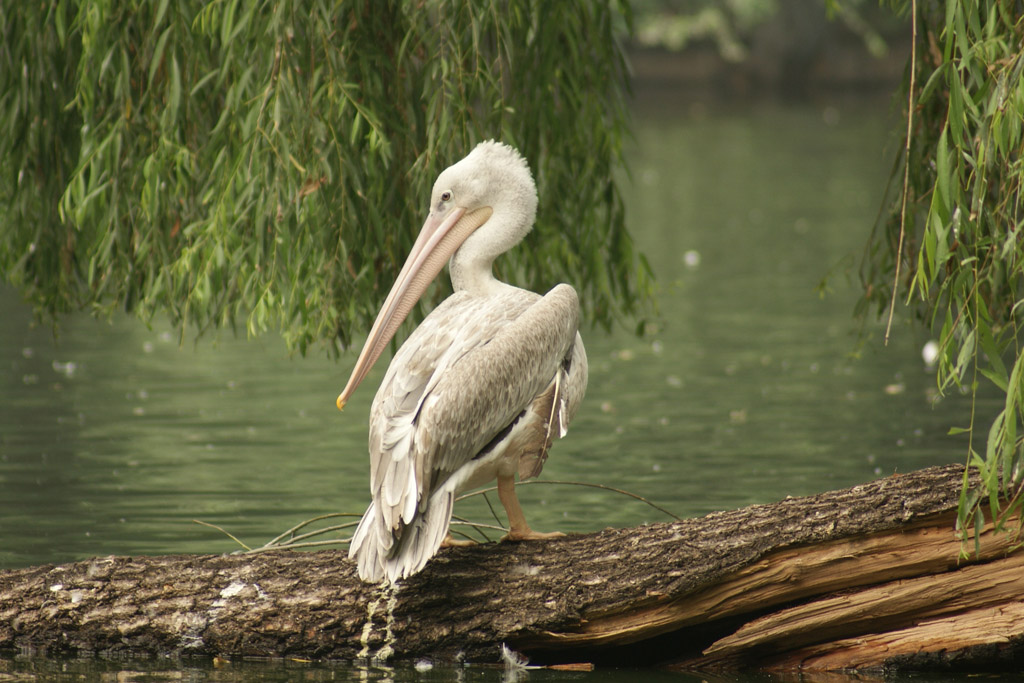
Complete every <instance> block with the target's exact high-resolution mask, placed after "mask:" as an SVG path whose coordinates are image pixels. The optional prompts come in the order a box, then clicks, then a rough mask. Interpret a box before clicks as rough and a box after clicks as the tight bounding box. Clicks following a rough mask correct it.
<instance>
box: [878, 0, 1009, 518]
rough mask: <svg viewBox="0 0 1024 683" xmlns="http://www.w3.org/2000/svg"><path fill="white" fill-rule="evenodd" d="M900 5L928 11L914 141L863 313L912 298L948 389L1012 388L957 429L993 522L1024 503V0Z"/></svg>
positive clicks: (921, 31) (897, 179)
mask: <svg viewBox="0 0 1024 683" xmlns="http://www.w3.org/2000/svg"><path fill="white" fill-rule="evenodd" d="M897 7H898V8H899V9H901V10H902V11H905V12H914V13H916V16H915V17H914V22H913V26H914V32H915V41H914V57H913V60H912V63H911V66H910V67H909V68H908V71H907V76H906V78H905V81H904V102H905V103H909V106H908V107H907V108H906V109H905V112H904V115H905V117H906V122H907V129H906V138H905V140H904V142H905V144H904V154H903V156H902V157H901V158H900V160H899V161H900V163H898V164H897V167H896V168H895V169H894V171H893V175H892V178H891V181H890V196H891V197H892V199H891V201H890V202H889V204H888V211H887V212H886V215H885V216H884V217H883V219H882V220H881V221H880V223H879V224H878V225H877V226H876V229H875V232H874V234H873V235H872V237H871V241H870V243H869V245H868V249H867V252H866V256H865V261H864V264H863V266H862V278H863V281H864V287H865V292H866V297H865V300H864V305H863V309H864V311H865V312H866V311H867V310H869V309H872V308H873V309H875V310H878V311H882V312H884V311H886V310H887V309H890V307H891V306H894V305H896V303H897V298H899V299H901V300H902V301H905V302H906V303H907V305H908V306H909V307H910V308H911V310H912V311H913V313H914V314H915V315H917V316H918V317H919V318H920V319H921V320H922V321H923V323H924V324H925V325H927V326H928V327H929V328H930V329H935V330H938V331H939V335H940V336H939V344H940V348H941V356H940V359H939V365H938V381H939V386H940V388H941V389H942V390H943V391H946V390H949V389H951V388H953V387H962V388H965V389H967V390H968V391H970V393H971V395H972V396H974V397H975V398H976V397H977V392H978V390H979V387H980V385H981V383H991V384H992V385H993V386H994V387H996V388H997V389H998V391H999V392H1001V394H1004V395H1005V403H1004V405H1003V407H1002V410H1000V411H999V413H998V415H997V416H996V418H995V420H994V421H993V422H992V424H990V425H981V424H977V423H976V421H975V412H974V410H973V409H972V411H971V414H970V415H969V416H965V420H964V424H962V425H958V426H956V427H955V428H954V429H953V430H952V431H953V432H954V433H956V432H967V433H969V436H970V446H969V452H968V453H967V462H968V463H969V464H971V465H976V466H977V467H979V468H980V470H981V472H982V478H983V479H984V482H985V486H984V488H983V489H982V490H980V491H970V490H968V489H967V488H965V490H964V498H963V500H962V504H961V520H960V523H961V527H962V528H964V527H966V526H967V525H969V524H974V525H978V526H980V525H981V524H982V522H983V520H984V513H983V510H982V509H981V508H980V507H979V502H981V501H984V500H988V501H989V502H990V511H991V515H992V516H993V517H994V518H995V519H996V521H997V522H1002V521H1005V520H1006V519H1007V518H1008V517H1009V516H1011V515H1012V513H1014V512H1019V511H1020V510H1021V509H1022V501H1024V498H1022V495H1021V494H1022V491H1024V489H1022V482H1024V457H1022V456H1024V447H1022V437H1024V429H1022V427H1024V353H1022V344H1024V335H1022V324H1024V270H1022V269H1024V239H1022V237H1024V234H1022V233H1024V191H1022V187H1024V144H1022V129H1024V77H1022V75H1024V4H1022V3H1021V2H1020V1H1019V0H964V1H962V2H952V1H950V2H946V3H938V2H912V1H910V0H902V1H901V2H898V3H897ZM894 288H895V291H894ZM1000 498H1002V500H1003V503H1006V502H1007V501H1008V504H1005V505H1003V504H1001V503H1000Z"/></svg>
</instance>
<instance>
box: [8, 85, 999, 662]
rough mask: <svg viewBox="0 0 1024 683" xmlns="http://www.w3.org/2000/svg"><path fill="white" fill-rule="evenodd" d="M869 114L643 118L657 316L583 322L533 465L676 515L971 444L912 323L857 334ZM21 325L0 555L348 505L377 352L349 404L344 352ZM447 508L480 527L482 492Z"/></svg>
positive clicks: (364, 470) (211, 541)
mask: <svg viewBox="0 0 1024 683" xmlns="http://www.w3.org/2000/svg"><path fill="white" fill-rule="evenodd" d="M886 111H887V105H886V103H884V102H882V103H878V104H877V105H873V106H868V105H863V104H857V103H853V104H832V105H803V106H776V105H771V106H763V107H755V108H746V109H744V110H742V111H732V112H730V111H718V112H714V114H713V115H712V114H709V113H707V112H705V111H703V110H699V109H698V110H694V111H691V112H689V113H688V114H686V115H684V116H681V117H680V116H678V115H676V114H674V115H673V116H671V117H669V116H665V117H661V116H659V115H658V113H657V112H646V113H645V112H641V113H640V114H639V115H638V118H637V122H636V123H637V125H636V130H637V135H636V141H635V145H634V148H633V149H632V150H631V153H630V158H631V163H632V169H633V184H632V186H631V188H630V189H629V190H628V198H627V200H628V206H629V210H630V224H631V226H632V231H633V234H634V235H635V237H636V240H637V242H638V244H639V246H640V248H641V249H642V250H643V251H644V252H646V253H647V255H648V257H649V258H650V261H651V264H652V266H653V267H654V269H655V271H656V274H657V277H658V280H659V283H660V293H659V297H658V305H659V315H658V316H657V317H655V318H652V324H651V330H650V334H649V335H648V336H647V337H646V338H644V339H638V338H636V337H633V336H631V335H630V334H628V333H625V332H618V333H615V334H612V335H608V334H605V333H603V332H601V331H599V330H585V331H584V335H585V341H586V345H587V349H588V354H589V356H590V365H591V375H590V386H589V389H588V395H587V398H586V401H585V403H584V405H583V408H582V409H581V412H580V414H579V416H578V417H577V420H576V422H575V423H574V424H573V425H572V427H571V429H570V433H569V435H568V437H567V438H566V439H564V440H563V441H561V442H559V443H557V444H556V446H555V448H554V450H553V452H552V454H551V457H550V459H549V460H548V464H547V465H546V466H545V469H544V473H543V475H542V476H543V478H546V479H553V480H573V481H583V482H593V483H600V484H603V485H607V486H612V487H616V488H621V489H627V490H629V491H632V492H634V493H636V494H639V495H642V496H644V497H646V498H648V499H650V500H651V501H653V502H656V503H657V504H659V505H661V506H663V507H665V508H667V509H669V510H671V511H673V512H674V513H675V514H677V515H680V516H694V515H701V514H704V513H707V512H710V511H713V510H721V509H729V508H734V507H738V506H743V505H748V504H751V503H764V502H771V501H774V500H778V499H780V498H784V497H785V496H787V495H804V494H809V493H814V492H819V491H824V490H828V489H833V488H840V487H846V486H850V485H853V484H856V483H859V482H863V481H866V480H870V479H873V478H876V477H878V476H883V475H887V474H890V473H893V472H905V471H909V470H913V469H917V468H921V467H925V466H929V465H935V464H945V463H949V462H959V461H962V460H963V459H964V453H965V450H966V446H965V444H964V443H963V442H961V441H958V440H956V439H954V438H953V437H949V436H946V433H947V431H948V429H949V427H950V426H952V425H962V424H963V423H964V422H965V420H966V415H967V410H968V407H969V403H968V400H967V399H966V398H965V397H961V396H953V397H947V398H944V399H942V400H940V401H938V402H936V401H935V392H934V388H933V387H934V375H933V374H932V373H931V372H929V371H928V370H927V368H926V367H925V365H924V363H923V361H922V359H921V348H922V346H923V345H924V343H925V342H926V341H927V340H928V336H927V334H926V333H924V332H922V331H920V330H918V329H916V328H913V327H911V326H909V325H908V324H907V323H905V322H901V321H899V320H897V323H896V327H895V331H894V338H893V340H892V341H891V342H890V344H889V346H888V347H883V346H882V345H881V343H880V336H881V329H882V328H881V324H880V323H874V322H872V323H871V324H869V325H868V329H867V333H868V337H869V339H868V341H867V343H866V344H864V345H863V346H859V345H858V337H857V333H856V325H855V323H854V322H853V320H852V317H851V312H852V309H853V305H854V302H855V300H856V297H858V296H859V295H860V292H859V287H858V285H857V284H856V265H857V260H858V259H859V256H860V252H861V250H862V248H863V245H864V243H865V240H866V237H867V234H868V231H869V230H870V227H871V224H872V222H873V220H874V217H875V214H876V212H877V209H878V206H879V201H880V198H881V193H882V189H883V184H884V179H885V176H886V173H887V170H888V166H889V159H890V157H889V154H888V150H890V148H891V147H892V144H893V143H892V141H891V140H890V139H889V137H888V136H889V127H890V126H889V124H890V122H889V120H888V119H887V118H886ZM541 201H545V198H544V197H541ZM827 275H828V276H830V277H829V280H828V290H829V292H828V294H827V295H826V296H824V298H822V297H821V296H819V293H818V292H817V291H816V285H818V283H819V282H820V281H821V280H822V278H824V277H825V276H827ZM30 319H31V316H30V314H29V311H28V310H27V309H26V308H25V307H24V306H23V305H22V304H21V303H19V301H18V299H17V296H16V294H15V293H14V292H12V291H10V290H0V321H2V326H0V382H2V385H3V391H2V393H0V538H2V545H0V568H3V567H8V568H9V567H20V566H26V565H31V564H37V563H50V562H67V561H71V560H77V559H82V558H86V557H90V556H96V555H106V554H157V553H171V552H191V553H219V552H226V551H231V550H234V549H236V548H237V547H238V546H237V545H236V544H235V542H234V541H232V540H231V539H229V538H227V537H226V536H225V535H224V534H223V533H221V532H219V531H217V530H215V529H212V528H209V527H205V526H201V525H198V524H196V523H195V522H194V521H193V520H201V521H204V522H207V523H209V524H215V525H218V526H220V527H223V528H224V529H226V530H227V531H229V532H231V533H232V534H234V535H235V536H236V537H238V538H239V539H241V540H242V541H243V542H245V543H247V544H249V545H259V544H262V543H263V542H265V541H267V540H269V539H270V538H272V537H273V536H275V535H277V534H278V533H279V532H281V531H283V530H285V529H286V528H288V527H290V526H292V525H293V524H296V523H298V522H301V521H302V520H304V519H307V518H310V517H313V516H316V515H320V514H324V513H328V512H336V511H346V512H362V510H363V509H364V507H365V505H366V503H367V500H368V489H367V486H368V484H367V476H368V463H367V456H366V445H365V442H366V416H367V413H368V406H369V401H370V400H371V398H372V396H373V393H374V391H373V387H374V386H375V384H376V382H377V380H379V378H380V376H381V374H382V372H383V367H379V368H377V369H376V370H375V374H374V375H373V376H371V378H370V379H369V380H368V381H367V382H366V383H365V384H366V388H365V390H363V391H360V392H358V393H357V395H356V397H355V398H354V399H353V401H352V402H351V404H350V405H349V407H348V408H346V411H345V413H343V414H342V413H339V412H338V411H337V409H336V408H335V407H334V399H335V397H336V396H337V394H338V392H339V391H340V389H341V387H342V384H343V383H344V380H345V379H346V378H347V375H348V371H349V369H350V367H351V363H352V362H353V360H354V359H353V358H352V357H346V358H343V359H342V360H341V361H340V362H337V363H335V362H331V361H329V360H327V359H326V358H324V357H321V356H317V355H311V356H310V357H308V358H304V359H302V358H290V357H289V356H288V355H287V353H286V351H285V349H284V347H283V344H282V343H280V342H279V341H278V340H277V339H275V338H272V337H264V338H259V339H249V340H247V339H235V338H233V337H231V335H230V333H225V334H223V335H221V336H220V337H219V338H218V339H213V338H208V337H204V338H202V339H200V340H199V341H198V342H194V341H193V337H192V336H191V335H187V341H186V342H185V343H184V345H181V344H179V341H178V339H179V335H178V331H176V330H172V329H170V328H169V327H166V326H163V325H157V326H155V327H154V329H148V328H147V327H146V326H144V325H143V324H141V323H139V322H137V321H135V320H134V319H128V318H124V317H118V318H116V319H115V320H114V321H113V322H112V323H110V324H108V323H106V322H97V321H95V320H93V319H91V318H89V317H87V316H84V315H81V316H73V317H70V318H68V319H66V320H64V321H63V322H62V324H61V328H60V331H59V335H58V337H57V339H56V340H55V339H54V336H53V334H52V332H51V330H49V329H40V328H34V327H33V326H32V325H31V324H30ZM858 350H859V352H860V353H859V356H860V357H859V358H854V357H853V354H854V352H855V351H858ZM382 365H383V364H382ZM980 411H981V413H982V415H983V417H984V415H985V414H986V411H989V413H988V414H990V412H991V405H989V404H987V403H985V402H984V401H983V402H982V405H981V406H980ZM521 498H522V500H523V503H524V507H525V509H526V512H527V516H528V518H529V519H530V521H531V523H532V524H533V526H534V527H535V528H538V529H541V530H552V529H560V530H563V531H570V532H572V531H576V532H584V531H594V530H597V529H601V528H604V527H606V526H624V525H635V524H642V523H645V522H650V521H661V520H664V519H666V517H665V516H664V515H662V514H661V513H659V512H657V511H656V510H654V509H652V508H650V507H648V506H646V505H643V504H642V503H639V502H636V501H633V500H630V499H627V498H624V497H621V496H618V495H614V494H611V493H608V492H605V491H600V490H596V489H588V488H580V487H555V486H530V487H524V488H523V489H522V492H521ZM456 512H457V513H459V514H463V515H465V516H469V517H473V518H474V519H480V520H482V521H491V520H490V519H489V515H488V513H487V508H486V506H485V505H484V504H483V502H482V501H481V500H479V499H478V500H477V501H476V502H471V503H468V504H466V505H463V506H462V507H461V508H458V507H457V509H456ZM265 673H266V674H267V675H270V674H269V670H268V671H267V672H265ZM349 673H352V672H349ZM435 673H438V672H435ZM306 675H307V676H308V675H309V672H307V673H306ZM338 675H339V676H341V674H340V673H339V674H338ZM346 675H347V674H346ZM353 675H355V674H354V673H353ZM438 675H440V673H438ZM531 676H532V677H533V678H532V680H541V679H540V678H539V677H538V676H537V675H536V674H531ZM577 676H578V674H577ZM371 678H373V677H371ZM594 680H597V679H594Z"/></svg>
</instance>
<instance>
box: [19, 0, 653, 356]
mask: <svg viewBox="0 0 1024 683" xmlns="http://www.w3.org/2000/svg"><path fill="white" fill-rule="evenodd" d="M629 21H630V16H629V12H628V7H627V6H626V4H625V3H614V2H613V3H609V2H605V1H603V0H588V1H584V2H576V3H543V4H541V3H511V4H510V3H506V2H500V1H498V0H476V1H474V2H441V1H439V2H427V3H424V2H411V1H404V2H403V1H399V0H391V1H387V2H378V1H376V0H374V1H370V0H337V1H335V2H328V1H327V0H314V1H312V2H298V1H297V0H276V1H274V2H266V1H264V2H241V1H239V0H220V1H215V2H211V3H206V2H199V1H197V0H192V1H188V2H169V1H168V0H162V1H161V2H149V1H148V0H146V1H144V0H91V1H90V0H78V1H75V0H51V1H50V2H38V3H6V2H5V3H3V4H2V5H0V31H2V41H0V268H2V270H3V273H4V279H5V280H6V281H7V282H9V283H11V284H13V285H14V286H15V287H17V288H18V289H19V290H20V291H21V293H22V294H23V296H24V297H25V298H26V299H27V300H28V301H29V302H31V304H32V305H33V306H34V308H35V310H36V311H37V312H38V313H39V314H40V316H41V317H42V318H44V319H48V320H56V319H58V318H59V316H60V315H61V314H64V313H68V312H71V311H75V310H81V309H87V310H90V311H92V312H93V313H96V314H109V313H110V312H111V311H113V310H115V309H117V308H124V309H126V310H129V311H134V312H136V313H137V314H138V315H139V316H141V317H142V318H143V319H145V320H147V321H148V320H150V319H151V318H152V317H153V316H154V315H156V314H157V313H158V312H167V313H168V314H169V315H170V317H171V319H172V320H173V321H174V323H175V324H177V325H179V326H181V329H182V331H183V332H184V329H185V327H186V326H187V325H194V326H196V327H197V328H199V329H200V330H203V329H206V328H209V327H211V326H213V327H220V326H228V327H231V328H238V327H244V328H245V329H247V330H248V332H249V333H250V334H258V333H261V332H264V331H266V330H269V329H279V330H280V331H281V332H282V334H283V335H284V337H285V339H286V340H287V342H288V345H289V347H290V348H292V349H297V350H300V351H302V352H305V350H306V349H307V347H308V346H310V345H311V344H313V343H326V345H327V347H328V350H329V351H332V352H334V351H337V350H338V349H339V343H340V344H341V345H347V344H348V343H349V341H350V339H351V338H352V336H359V335H360V334H361V333H362V331H363V330H366V329H368V328H369V325H370V323H371V322H372V318H373V315H374V313H375V310H376V307H377V305H378V304H379V303H380V299H381V298H382V294H383V292H386V291H387V289H388V287H389V286H390V284H391V281H392V279H393V277H394V275H395V274H396V273H397V271H398V269H399V266H400V265H401V263H402V261H403V260H404V257H405V254H406V253H407V251H408V249H409V247H410V246H411V244H412V240H413V237H414V236H415V233H416V231H417V230H418V228H419V226H420V224H421V223H422V221H423V219H424V217H425V214H426V210H427V203H428V200H429V195H430V188H431V186H432V184H433V181H434V179H435V177H436V175H437V173H438V172H439V171H440V170H442V169H443V168H444V167H446V166H448V165H450V164H451V163H454V162H455V161H457V160H458V159H460V158H461V157H462V156H464V155H465V154H466V153H467V152H468V151H469V150H470V149H471V148H472V146H473V145H474V144H475V143H476V142H478V141H480V140H483V139H487V138H492V137H493V138H498V139H501V140H504V141H505V142H508V143H510V144H512V145H514V146H516V147H518V148H519V149H520V151H522V152H523V154H524V155H525V156H526V157H527V159H528V160H529V162H530V165H531V168H532V169H533V171H534V174H535V176H536V178H537V180H538V185H539V192H540V198H541V203H540V211H539V215H538V222H537V228H536V230H535V231H534V233H533V234H532V235H531V236H530V238H528V242H527V245H528V246H527V248H522V249H518V250H516V251H515V252H514V253H513V254H511V255H509V256H507V257H505V259H503V260H502V261H500V262H499V264H498V268H499V269H500V270H502V271H504V272H503V276H504V277H506V278H508V279H511V280H513V281H514V282H516V283H517V284H520V285H523V286H527V287H530V288H532V289H535V290H538V291H546V290H547V289H548V288H550V287H551V286H553V285H554V284H555V283H557V282H558V281H561V280H565V281H568V282H570V283H572V284H573V285H575V286H576V287H577V289H578V290H579V291H580V295H581V300H582V301H583V305H584V308H585V315H586V316H588V317H589V318H591V319H592V320H593V321H596V322H598V323H601V324H604V325H606V326H607V325H609V324H610V323H612V322H613V321H614V320H616V319H621V320H628V319H629V318H630V317H632V316H634V315H635V314H636V313H637V312H638V310H640V309H642V307H643V306H644V304H645V303H646V302H647V301H648V300H649V294H650V282H649V279H648V270H647V268H646V265H645V264H644V263H643V260H642V257H639V256H638V255H636V254H635V253H634V252H633V247H632V242H631V240H630V237H629V235H628V234H627V232H626V230H625V226H624V217H623V207H622V200H621V197H620V192H619V188H618V185H617V184H616V182H615V180H614V178H613V171H614V170H615V169H616V167H617V166H618V164H619V163H620V161H621V144H622V140H623V136H624V135H625V133H626V130H627V121H626V118H627V114H626V107H625V103H624V92H625V87H626V85H625V69H626V67H625V63H624V58H623V55H622V52H621V48H620V44H619V42H618V35H619V34H620V33H621V29H622V27H623V26H627V25H628V22H629ZM445 286H446V285H442V287H441V288H440V289H439V290H438V294H437V296H441V295H442V294H443V293H444V292H443V288H444V287H445Z"/></svg>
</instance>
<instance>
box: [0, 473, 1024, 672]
mask: <svg viewBox="0 0 1024 683" xmlns="http://www.w3.org/2000/svg"><path fill="white" fill-rule="evenodd" d="M962 481H963V469H962V467H960V466H947V467H938V468H930V469H926V470H921V471H918V472H913V473H910V474H907V475H901V476H892V477H888V478H885V479H880V480H877V481H873V482H870V483H867V484H864V485H861V486H856V487H853V488H850V489H845V490H842V491H835V492H830V493H823V494H819V495H815V496H809V497H805V498H790V499H786V500H784V501H780V502H778V503H773V504H770V505H756V506H751V507H747V508H743V509H740V510H734V511H730V512H719V513H714V514H711V515H707V516H706V517H703V518H699V519H690V520H685V521H682V522H676V523H670V524H653V525H649V526H644V527H639V528H632V529H608V530H605V531H602V532H598V533H593V534H582V535H576V536H569V537H566V538H562V539H555V540H551V541H539V542H529V543H520V544H512V543H508V544H489V545H481V546H476V547H470V548H454V549H450V550H445V551H443V552H442V553H440V554H439V555H438V557H437V558H435V559H434V560H433V561H431V563H430V564H429V565H428V566H427V568H426V569H425V570H424V571H423V572H421V573H420V574H418V575H416V576H414V577H411V578H410V579H408V580H406V581H404V582H403V583H402V584H400V585H399V586H397V587H392V588H384V587H380V586H371V585H367V584H363V583H361V582H360V581H359V580H358V579H357V578H356V577H355V575H354V572H353V565H352V564H351V563H350V562H349V561H348V560H347V559H346V558H345V555H344V553H343V552H338V551H325V552H315V553H302V552H289V551H281V552H273V553H264V554H258V555H220V556H184V555H174V556H162V557H108V558H97V559H93V560H88V561H83V562H76V563H72V564H65V565H57V566H54V565H49V566H39V567H29V568H26V569H17V570H10V571H5V572H2V573H0V650H5V649H6V650H10V649H14V648H17V649H20V650H22V651H24V650H25V649H30V650H34V651H37V652H42V653H45V654H72V653H81V652H99V653H107V654H147V655H152V654H160V655H182V654H190V653H191V654H203V655H219V656H222V657H230V656H261V657H268V656H269V657H288V656H298V657H303V658H313V659H374V658H376V659H392V660H394V659H412V658H422V657H432V658H435V659H442V660H443V659H449V658H450V659H456V658H460V659H461V658H465V659H468V660H470V661H482V662H492V661H495V660H497V658H498V653H499V647H500V645H501V644H502V643H505V644H507V645H508V646H510V647H512V648H513V649H516V650H518V651H520V652H523V653H524V654H526V655H527V656H529V657H530V658H531V660H533V661H535V662H538V661H539V662H547V663H557V662H593V663H595V664H597V665H602V664H624V663H625V664H629V665H633V666H636V665H648V664H649V665H671V666H676V667H681V668H686V669H698V670H705V671H708V670H721V669H763V670H776V671H779V670H793V669H804V670H808V669H819V670H831V669H875V668H887V667H888V668H893V667H895V668H902V669H932V668H956V667H969V668H971V669H972V670H974V669H982V668H992V667H997V668H998V667H1003V666H1019V665H1020V663H1021V662H1024V607H1022V605H1021V600H1020V598H1021V596H1022V595H1024V553H1020V552H1011V551H1012V550H1013V549H1014V542H1015V540H1014V539H1012V538H1009V537H1008V536H1007V535H1006V534H1002V533H993V532H992V531H991V529H990V528H987V529H986V530H985V531H984V532H983V538H982V539H981V552H980V553H979V554H977V555H971V556H970V557H969V558H967V559H961V557H960V551H961V544H960V542H958V541H957V540H956V539H955V538H954V534H953V524H954V521H955V517H956V506H957V501H958V497H959V492H960V486H961V483H962Z"/></svg>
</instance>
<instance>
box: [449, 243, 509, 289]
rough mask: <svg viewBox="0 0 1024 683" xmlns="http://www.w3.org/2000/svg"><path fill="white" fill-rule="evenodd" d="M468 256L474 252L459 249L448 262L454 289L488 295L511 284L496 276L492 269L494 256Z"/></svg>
mask: <svg viewBox="0 0 1024 683" xmlns="http://www.w3.org/2000/svg"><path fill="white" fill-rule="evenodd" d="M467 256H469V257H472V254H470V255H467V254H465V253H464V252H463V250H462V249H459V250H458V251H457V252H455V254H454V255H453V256H452V259H451V262H450V263H449V264H448V270H449V272H450V273H451V276H452V289H453V290H455V291H456V292H469V293H470V294H474V295H477V296H488V295H490V294H495V293H497V292H499V291H501V290H502V289H504V288H506V287H508V286H509V285H507V284H505V283H504V282H502V281H501V280H499V279H497V278H496V277H494V272H493V271H492V266H493V265H494V257H491V258H490V259H486V258H467Z"/></svg>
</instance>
